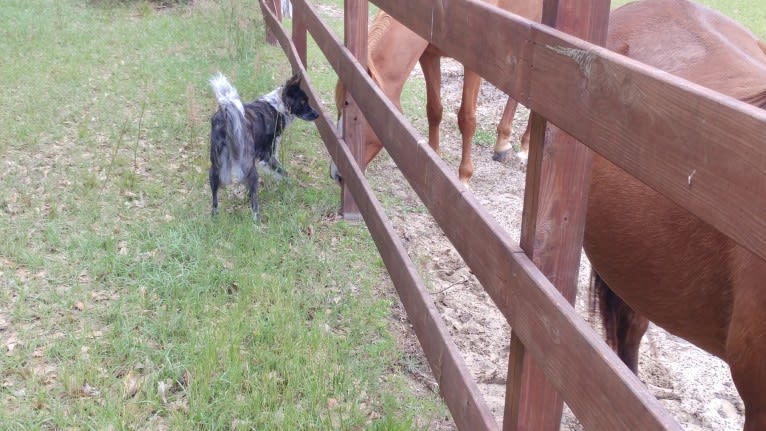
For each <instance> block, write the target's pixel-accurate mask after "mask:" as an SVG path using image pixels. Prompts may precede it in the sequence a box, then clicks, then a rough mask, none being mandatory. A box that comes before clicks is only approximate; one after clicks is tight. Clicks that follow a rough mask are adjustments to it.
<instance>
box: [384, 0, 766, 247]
mask: <svg viewBox="0 0 766 431" xmlns="http://www.w3.org/2000/svg"><path fill="white" fill-rule="evenodd" d="M372 2H373V3H375V4H376V5H378V6H379V7H381V8H382V9H384V10H386V11H387V12H389V13H390V14H391V15H392V16H394V17H395V18H396V19H398V20H400V21H401V22H403V23H404V24H406V25H407V26H409V27H411V28H412V29H413V30H414V31H415V32H417V33H418V34H420V35H421V36H422V37H424V38H426V39H427V40H429V41H430V42H431V43H433V44H435V45H436V46H438V47H439V48H440V49H441V50H443V51H444V52H445V53H447V54H448V55H450V56H453V57H455V58H457V59H458V60H459V61H461V62H463V63H464V64H465V65H466V66H467V67H469V68H471V69H472V70H474V71H476V72H477V73H479V74H480V75H482V76H483V77H484V78H485V79H487V80H488V81H490V82H492V83H493V84H494V85H496V86H497V87H498V88H500V89H502V90H503V91H506V92H507V93H509V94H510V95H512V96H513V97H514V98H516V99H517V100H518V101H519V102H520V103H523V104H524V105H526V106H527V107H529V108H530V109H532V110H534V111H537V112H539V113H540V114H541V115H543V116H544V117H545V118H547V119H548V121H550V122H552V123H554V124H555V125H557V126H559V127H561V128H562V129H564V130H565V131H566V132H567V133H569V134H571V135H572V136H574V137H575V138H577V139H578V140H580V141H581V142H583V143H584V144H586V145H588V146H589V147H590V148H591V149H593V150H595V151H596V152H598V153H599V154H601V155H603V156H604V157H606V158H607V159H609V160H610V161H612V162H613V163H615V164H617V165H619V166H620V167H622V168H623V169H625V170H626V171H627V172H629V173H630V174H632V175H634V176H636V177H637V178H638V179H640V180H641V181H643V182H644V183H646V184H648V185H649V186H651V187H652V188H654V189H655V190H657V191H659V192H661V193H662V194H664V195H665V196H667V197H668V198H670V199H671V200H673V201H675V202H676V203H678V204H680V205H682V206H684V207H685V208H687V209H689V210H690V211H691V212H693V213H694V214H695V215H697V216H699V217H700V218H702V219H703V220H705V221H706V222H708V223H710V224H711V225H713V226H715V227H716V228H717V229H719V230H720V231H721V232H723V233H724V234H726V235H728V236H730V237H731V238H733V239H734V240H736V241H737V242H739V243H740V244H742V245H743V246H745V247H747V248H748V249H750V250H751V251H753V252H754V253H756V254H758V255H759V256H761V257H763V258H766V218H765V217H762V215H763V214H766V200H764V199H762V198H761V196H760V191H761V190H763V189H764V187H766V170H764V168H763V167H764V166H766V146H764V145H761V144H762V142H763V130H765V129H766V112H765V111H764V110H761V109H758V108H755V107H752V106H749V105H746V104H744V103H742V102H738V101H735V100H732V99H730V98H728V97H726V96H722V95H720V94H719V93H716V92H714V91H712V90H709V89H706V88H703V87H700V86H698V85H695V84H692V83H689V82H688V81H685V80H683V79H681V78H677V77H674V76H671V75H669V74H667V73H664V72H661V71H657V70H655V69H653V68H650V67H647V66H644V65H642V64H640V63H638V62H636V61H633V60H631V59H628V58H625V57H622V56H620V55H618V54H615V53H613V52H610V51H608V50H606V49H605V48H601V47H598V46H596V45H593V44H589V43H587V42H584V41H581V40H579V39H576V38H573V37H571V36H568V35H566V34H565V33H562V32H559V31H557V30H555V29H551V28H549V27H546V26H544V25H541V24H536V23H533V22H530V21H527V20H525V19H523V18H520V17H517V16H515V15H512V14H510V13H508V12H505V11H499V10H497V9H495V8H492V7H490V6H488V5H486V4H484V3H482V2H480V1H477V0H450V1H436V0H424V1H418V2H399V1H395V0H372ZM476 23H481V24H480V25H476ZM472 25H473V27H471V26H472ZM465 28H476V29H481V31H476V32H465V31H464V29H465ZM499 42H502V43H499ZM479 43H480V45H477V44H479ZM475 46H482V50H481V58H477V51H478V50H476V49H475V48H474V47H475ZM529 50H532V52H531V53H530V52H528V51H529ZM530 58H531V60H530ZM523 69H527V70H526V71H524V70H523ZM519 72H520V73H519ZM709 118H715V119H716V121H709ZM692 173H694V175H693V178H692V179H693V181H692V184H691V187H690V185H689V177H690V176H692Z"/></svg>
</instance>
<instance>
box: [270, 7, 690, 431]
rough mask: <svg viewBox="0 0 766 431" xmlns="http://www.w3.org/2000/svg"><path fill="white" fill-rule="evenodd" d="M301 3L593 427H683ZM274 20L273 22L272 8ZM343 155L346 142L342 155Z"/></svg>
mask: <svg viewBox="0 0 766 431" xmlns="http://www.w3.org/2000/svg"><path fill="white" fill-rule="evenodd" d="M293 3H294V16H296V17H297V18H300V20H301V21H302V22H303V23H304V24H305V26H306V28H307V29H308V31H309V33H310V34H311V35H312V37H313V39H314V41H315V42H316V43H317V45H318V46H319V48H320V49H321V50H322V52H323V53H324V55H325V57H326V58H327V60H328V62H329V63H330V65H331V66H332V67H333V68H334V69H335V70H336V72H337V73H338V76H339V78H340V79H341V80H342V81H343V83H344V85H345V87H346V89H347V90H348V91H349V92H350V93H351V95H352V96H353V97H354V100H355V101H356V102H357V103H358V104H359V106H360V107H361V108H362V111H363V112H364V113H365V116H366V118H367V119H368V121H369V122H370V124H371V126H372V127H373V130H375V132H376V134H377V135H378V136H379V137H380V138H381V140H382V141H383V142H384V144H385V147H386V149H387V151H388V152H389V154H390V155H391V156H392V158H393V159H394V160H395V161H396V163H397V165H398V166H399V168H400V169H401V171H402V173H403V174H404V175H405V177H406V178H407V180H408V181H409V182H410V184H411V185H412V187H413V189H414V190H415V191H416V193H417V194H418V196H420V198H421V199H422V200H423V203H424V204H425V205H426V206H427V207H428V209H429V211H430V212H431V214H432V215H433V217H434V218H435V219H436V221H437V223H438V224H439V225H440V227H441V228H442V229H443V230H444V232H445V234H446V235H447V237H448V238H449V239H450V240H451V242H452V243H453V244H454V245H455V247H456V248H457V250H458V252H459V253H460V254H461V256H462V257H463V258H464V260H465V261H466V263H467V264H468V266H469V267H470V268H471V269H472V271H473V272H474V274H476V276H477V278H478V279H479V280H480V281H481V283H482V284H483V285H484V287H485V289H486V291H487V292H488V293H489V295H490V297H491V298H492V299H493V301H494V302H495V304H496V305H497V306H498V308H499V309H500V310H501V312H502V313H503V314H504V315H505V316H506V318H507V319H508V321H509V323H510V324H511V326H512V327H513V329H514V332H515V333H516V334H518V335H519V337H520V338H521V339H522V341H523V342H524V345H525V347H526V348H527V350H528V351H529V352H530V353H531V354H532V356H533V357H534V358H535V360H536V361H537V362H538V364H540V366H541V367H542V369H543V370H544V371H545V374H546V376H547V377H548V379H549V380H550V382H551V383H552V384H553V385H554V386H555V387H556V388H557V389H558V390H559V391H560V392H561V394H562V395H563V396H564V399H565V400H566V401H567V403H568V404H569V405H570V407H571V408H572V410H573V411H574V412H575V414H576V415H577V417H578V419H580V421H581V422H582V423H583V424H584V425H585V426H586V427H587V428H588V429H610V430H612V429H614V430H617V429H625V430H636V429H641V430H661V429H662V430H680V427H679V426H678V424H677V423H675V422H674V420H673V419H672V417H671V416H670V415H669V414H668V413H667V412H665V410H664V409H663V408H662V407H661V405H660V404H659V402H658V401H657V400H656V399H655V398H654V397H652V396H651V394H650V393H649V392H648V390H647V389H646V387H644V385H643V384H642V383H641V382H640V381H639V380H638V379H637V378H636V377H635V376H634V375H633V374H632V373H631V372H630V371H629V370H628V369H627V368H626V367H624V366H623V365H622V363H621V362H620V361H619V359H618V358H617V357H616V355H615V354H614V353H613V352H612V351H611V350H610V349H609V348H608V347H607V346H606V344H605V343H604V341H603V340H601V338H600V337H599V336H597V335H596V334H595V333H594V332H593V330H592V329H591V328H590V326H589V325H588V324H587V323H586V322H585V321H584V320H583V319H582V318H581V317H580V316H579V315H577V313H576V312H575V311H574V309H573V308H572V307H571V306H570V305H569V303H568V302H567V301H566V300H565V299H564V298H563V297H562V296H561V294H560V293H559V292H558V291H557V290H556V289H555V287H554V286H553V285H552V284H551V283H550V282H549V281H548V280H547V279H546V278H545V277H544V276H543V275H542V274H541V273H540V271H539V270H538V269H537V268H536V267H535V266H534V264H533V263H532V262H531V261H530V260H529V259H528V258H527V257H526V255H525V254H524V253H523V251H522V250H521V249H520V248H519V247H518V246H515V245H513V244H512V243H511V241H510V239H509V238H508V236H507V234H506V233H505V232H504V231H503V229H502V228H500V226H498V225H497V223H496V222H495V221H494V220H493V219H492V217H491V216H490V215H489V214H488V213H487V212H486V211H485V210H483V209H482V208H481V206H480V205H479V204H478V202H477V201H476V200H475V199H474V198H473V197H472V195H471V194H470V193H469V192H468V191H467V190H466V189H465V188H464V187H463V186H462V184H460V183H459V181H458V180H457V179H455V177H454V175H452V174H451V173H450V169H449V168H448V167H447V166H446V164H444V162H443V161H442V160H441V159H440V158H439V157H438V156H436V155H435V153H434V152H433V151H432V150H431V149H430V148H429V147H428V146H427V145H426V144H425V141H424V140H423V139H422V138H420V137H419V135H418V133H417V132H416V131H415V130H414V129H413V128H412V126H411V125H409V123H408V122H407V121H406V120H405V119H404V118H403V116H402V115H401V114H400V113H399V112H398V111H397V110H396V108H395V107H394V106H393V104H392V103H391V102H390V101H389V100H388V99H387V98H386V97H385V96H384V95H383V94H382V93H381V92H380V91H379V90H378V89H377V87H376V86H374V85H373V83H372V81H371V80H370V78H369V77H368V76H367V74H366V71H365V68H363V67H362V66H360V65H359V64H358V63H357V62H356V61H355V60H354V59H353V56H352V55H351V54H350V53H349V52H348V50H346V49H345V48H344V47H342V46H340V45H339V43H338V41H337V40H336V38H335V37H334V36H333V35H332V33H331V32H330V31H329V30H328V29H327V28H326V26H324V25H323V23H322V22H321V20H320V19H319V18H318V16H317V14H316V12H315V11H314V10H313V8H312V7H311V6H310V5H309V4H308V3H307V2H306V1H305V0H293ZM375 3H380V5H381V6H385V7H387V6H388V2H382V1H381V2H375ZM445 3H449V4H451V3H452V2H445ZM408 5H409V6H412V5H414V2H400V3H399V6H401V7H403V8H405V9H406V8H407V7H409V6H408ZM268 20H269V22H270V24H271V21H272V18H269V19H268ZM408 24H409V23H408ZM272 25H277V24H276V22H275V21H274V24H272ZM482 25H484V24H482ZM522 101H524V100H522ZM330 151H331V154H332V152H333V151H334V150H333V149H330ZM338 156H339V153H337V151H336V153H335V154H334V157H336V160H338ZM343 163H348V161H344V162H343ZM345 174H346V172H344V175H345ZM354 176H355V175H354ZM344 179H345V177H344ZM353 181H357V179H356V178H354V179H353ZM355 187H356V186H354V187H352V190H353V189H354V188H355ZM354 198H355V199H359V200H362V199H363V198H362V197H359V198H357V196H356V195H354ZM467 226H470V229H466V227H467ZM397 289H400V287H399V286H397ZM410 318H413V319H417V316H410ZM430 360H431V359H430V358H429V361H430ZM593 376H598V378H594V377H593ZM454 413H455V412H454V411H453V415H454ZM464 429H471V428H464Z"/></svg>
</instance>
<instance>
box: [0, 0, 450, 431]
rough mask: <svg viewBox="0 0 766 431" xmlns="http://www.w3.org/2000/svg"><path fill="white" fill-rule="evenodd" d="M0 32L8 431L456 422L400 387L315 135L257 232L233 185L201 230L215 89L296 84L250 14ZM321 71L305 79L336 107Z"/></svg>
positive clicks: (300, 144) (24, 15)
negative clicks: (219, 76)
mask: <svg viewBox="0 0 766 431" xmlns="http://www.w3.org/2000/svg"><path fill="white" fill-rule="evenodd" d="M336 3H337V2H336ZM0 19H1V20H2V21H3V23H4V25H3V28H2V29H0V48H2V50H3V52H4V59H5V61H4V63H3V67H2V68H0V79H1V80H2V82H3V83H4V84H3V86H2V87H0V96H1V97H2V99H3V100H4V101H5V106H4V109H3V110H2V111H0V119H2V124H4V125H5V127H3V128H0V154H2V160H3V171H4V175H3V176H2V177H1V178H0V181H1V182H2V187H0V237H2V238H3V239H4V240H3V241H2V242H0V343H1V344H0V385H1V386H0V423H2V424H3V426H2V427H3V429H9V430H27V429H29V430H34V429H74V428H77V429H179V430H180V429H290V430H292V429H381V430H382V429H386V430H388V429H392V430H396V429H424V428H428V426H429V424H430V422H431V420H432V419H434V418H437V417H438V418H440V417H443V416H444V415H445V410H444V407H443V406H442V405H441V403H440V401H439V400H438V397H437V396H436V395H434V394H427V396H426V397H425V398H423V396H422V394H418V393H416V392H415V390H414V389H413V388H412V387H411V385H410V384H409V383H408V380H407V377H406V376H405V375H404V371H403V367H404V366H403V365H402V363H403V361H405V360H406V359H405V358H403V354H402V353H401V352H399V351H398V350H397V340H396V339H395V336H394V335H393V334H392V333H391V331H390V330H389V313H390V306H391V304H392V301H393V299H392V297H391V296H389V295H387V294H384V295H381V294H380V285H381V283H382V280H383V266H382V263H381V261H380V258H379V257H378V256H377V255H376V252H375V248H374V245H373V244H372V242H371V239H370V238H369V235H368V234H367V232H366V230H365V229H364V228H363V227H361V226H353V225H348V224H346V223H344V222H343V221H336V220H335V218H334V213H335V211H336V209H337V205H338V190H337V187H336V186H335V185H334V184H333V183H332V182H331V181H330V179H329V178H328V175H327V162H328V160H327V156H326V154H325V151H324V150H323V147H322V145H321V142H320V139H319V137H318V134H317V132H316V131H315V129H314V128H313V126H312V125H308V124H303V123H296V124H295V125H294V126H293V127H292V128H291V129H290V130H289V131H288V133H287V136H286V138H285V140H284V141H283V142H284V145H283V151H284V154H283V156H282V159H283V163H284V164H285V165H286V168H287V169H288V171H289V172H290V177H288V179H287V180H285V181H282V182H276V181H273V180H270V179H268V178H267V179H266V180H265V184H264V187H263V193H262V195H261V203H262V216H263V218H264V223H263V224H262V225H260V226H256V225H254V224H253V223H252V220H251V217H250V214H249V208H248V205H247V203H246V202H245V198H244V195H243V191H242V190H241V189H238V188H229V189H227V191H226V192H225V193H224V194H223V196H222V197H221V206H222V212H221V214H220V215H219V216H218V217H217V218H216V219H212V218H211V217H210V215H209V210H210V208H209V206H210V203H209V190H208V187H207V171H206V170H207V164H208V162H207V159H206V157H207V151H208V149H207V137H208V133H209V130H208V127H209V126H208V124H209V123H208V121H209V116H210V115H211V114H212V112H213V111H214V109H215V103H214V101H213V99H212V96H211V95H210V91H209V89H208V86H207V78H208V77H209V76H210V75H211V74H212V73H214V72H216V71H218V70H221V71H223V72H224V73H226V74H228V75H229V77H230V78H231V79H232V81H233V82H234V83H235V85H237V87H238V88H239V90H240V93H241V94H242V95H243V96H244V97H245V98H252V97H255V96H256V95H259V94H263V93H265V92H267V91H269V90H271V89H273V88H274V87H275V86H276V85H278V84H280V83H281V82H282V81H283V80H284V79H286V78H287V77H288V76H289V74H290V70H289V65H288V63H287V61H286V60H285V58H284V54H283V53H282V52H281V51H280V50H279V49H277V48H272V47H269V46H266V45H265V43H264V29H263V23H262V20H261V17H260V11H259V9H258V6H257V3H256V2H255V1H253V0H225V1H220V2H215V1H211V0H208V1H205V0H200V1H196V2H193V4H185V5H178V6H175V7H172V8H161V9H155V8H154V7H152V6H151V5H149V4H148V3H147V2H134V3H124V2H109V1H104V2H89V3H86V2H81V1H75V0H63V1H54V0H33V1H30V0H9V1H7V2H5V3H4V6H3V8H2V9H1V10H0ZM313 58H317V55H314V56H313ZM323 70H324V71H323ZM326 70H327V68H322V67H321V65H317V66H315V67H314V70H312V82H313V83H314V84H316V85H318V86H319V87H321V88H322V90H323V91H324V92H326V93H327V94H330V91H331V88H332V85H333V83H334V79H335V78H334V75H332V74H331V73H330V72H327V71H326ZM328 100H330V99H328Z"/></svg>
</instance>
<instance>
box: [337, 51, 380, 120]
mask: <svg viewBox="0 0 766 431" xmlns="http://www.w3.org/2000/svg"><path fill="white" fill-rule="evenodd" d="M367 74H369V75H370V78H371V79H372V82H374V83H375V85H377V86H378V87H380V73H378V69H377V68H376V67H375V63H373V62H372V57H370V51H369V50H368V51H367ZM345 103H346V87H344V86H343V82H342V81H341V80H340V79H339V80H338V82H337V83H336V84H335V107H336V108H337V109H338V120H340V119H341V113H342V112H343V105H344V104H345ZM338 124H339V126H338V127H340V123H338Z"/></svg>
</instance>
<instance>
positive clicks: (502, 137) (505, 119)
mask: <svg viewBox="0 0 766 431" xmlns="http://www.w3.org/2000/svg"><path fill="white" fill-rule="evenodd" d="M517 105H518V102H516V99H514V98H513V97H510V96H508V101H507V102H505V109H503V116H502V117H501V118H500V122H498V123H497V139H496V140H495V151H494V154H493V155H492V160H496V161H498V162H507V161H508V160H509V159H510V158H511V156H512V155H513V146H512V145H511V130H512V127H513V117H514V115H516V106H517Z"/></svg>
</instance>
